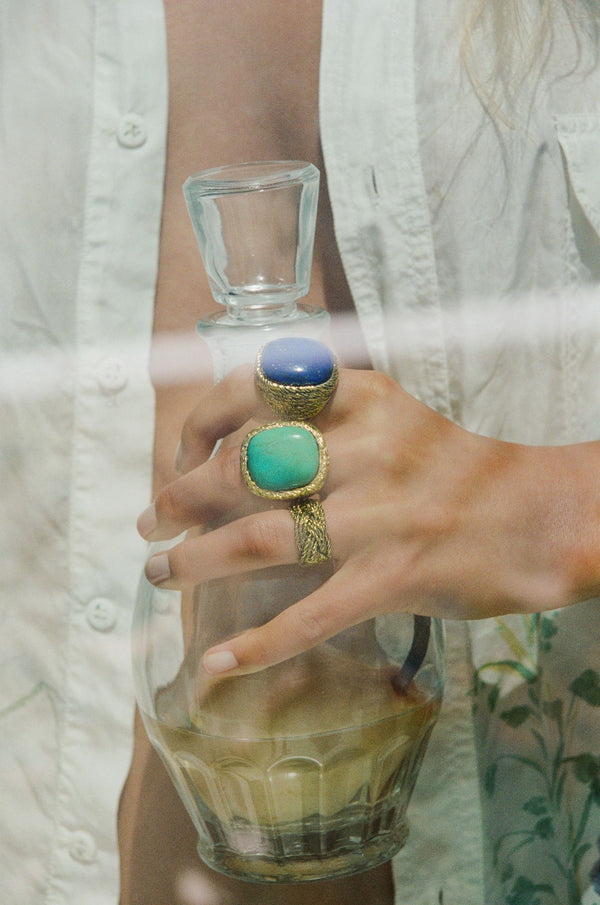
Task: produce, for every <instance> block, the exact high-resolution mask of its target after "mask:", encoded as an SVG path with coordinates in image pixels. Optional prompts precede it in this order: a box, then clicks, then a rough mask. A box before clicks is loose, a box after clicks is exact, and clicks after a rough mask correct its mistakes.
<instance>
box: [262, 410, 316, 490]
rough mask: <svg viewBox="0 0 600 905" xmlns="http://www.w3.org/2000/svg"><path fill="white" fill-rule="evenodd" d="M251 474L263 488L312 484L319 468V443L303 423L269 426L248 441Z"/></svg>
mask: <svg viewBox="0 0 600 905" xmlns="http://www.w3.org/2000/svg"><path fill="white" fill-rule="evenodd" d="M246 461H247V465H248V472H249V474H250V477H251V478H252V480H253V481H254V483H255V484H257V485H258V486H259V487H261V488H262V489H263V490H270V491H276V492H279V491H283V490H295V489H296V488H298V487H304V486H305V485H306V484H310V483H311V481H313V480H314V479H315V477H316V475H317V472H318V470H319V447H318V445H317V441H316V440H315V438H314V436H313V435H312V434H311V432H310V431H309V430H306V428H304V427H297V426H295V425H293V424H289V425H287V424H286V425H281V426H278V427H268V428H265V429H264V430H262V431H260V433H258V434H255V436H254V437H252V439H251V440H250V442H249V443H248V449H247V451H246Z"/></svg>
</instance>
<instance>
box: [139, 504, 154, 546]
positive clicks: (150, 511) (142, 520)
mask: <svg viewBox="0 0 600 905" xmlns="http://www.w3.org/2000/svg"><path fill="white" fill-rule="evenodd" d="M156 525H157V521H156V509H155V507H154V503H153V504H152V505H151V506H148V508H147V509H144V511H143V512H142V514H141V515H140V517H139V518H138V522H137V529H138V531H139V533H140V534H141V535H142V537H145V538H146V539H147V538H149V537H150V535H151V534H152V532H153V531H154V530H155V529H156Z"/></svg>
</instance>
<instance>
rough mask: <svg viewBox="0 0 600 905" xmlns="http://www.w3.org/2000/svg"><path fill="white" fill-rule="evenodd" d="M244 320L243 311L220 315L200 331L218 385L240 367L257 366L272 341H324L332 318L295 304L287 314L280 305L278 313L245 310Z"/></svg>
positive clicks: (201, 325) (201, 324) (205, 321)
mask: <svg viewBox="0 0 600 905" xmlns="http://www.w3.org/2000/svg"><path fill="white" fill-rule="evenodd" d="M245 311H246V314H245V316H244V317H240V316H239V311H237V312H236V313H235V314H231V313H230V311H228V310H225V311H224V312H222V311H218V312H216V313H215V314H213V315H210V316H209V317H207V318H204V319H203V320H201V321H198V324H197V325H196V329H197V331H198V333H199V335H200V336H201V337H202V339H203V340H205V342H206V343H207V345H208V347H209V349H210V351H211V354H212V358H213V365H214V372H215V373H214V377H215V381H218V380H222V378H223V377H224V376H225V375H226V374H228V373H229V371H231V370H232V369H233V368H235V367H237V365H240V364H247V363H254V361H255V360H256V355H257V353H258V351H259V349H261V348H262V346H264V345H265V343H267V342H269V341H270V340H272V339H281V338H285V337H288V336H305V337H308V338H310V339H324V338H325V337H326V334H327V329H328V327H329V322H330V316H329V313H328V312H327V311H326V310H325V309H324V308H317V307H315V306H314V305H307V304H305V303H303V302H298V303H296V302H292V304H291V306H288V308H287V313H286V310H285V309H284V308H283V307H282V306H281V305H280V306H279V308H278V310H277V311H276V312H273V310H270V311H267V310H266V309H265V308H264V307H263V308H262V310H261V311H260V312H255V313H254V315H253V314H252V313H251V312H250V311H249V309H248V307H246V309H245Z"/></svg>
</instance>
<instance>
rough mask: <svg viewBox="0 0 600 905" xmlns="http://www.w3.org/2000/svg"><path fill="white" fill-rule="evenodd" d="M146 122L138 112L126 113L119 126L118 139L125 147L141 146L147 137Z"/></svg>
mask: <svg viewBox="0 0 600 905" xmlns="http://www.w3.org/2000/svg"><path fill="white" fill-rule="evenodd" d="M147 138H148V133H147V131H146V123H145V122H144V119H143V117H142V116H139V115H138V114H137V113H126V114H125V116H122V117H121V119H120V120H119V124H118V126H117V141H118V142H119V144H120V145H121V146H122V147H123V148H140V147H141V146H142V145H143V144H144V142H145V141H146V139H147Z"/></svg>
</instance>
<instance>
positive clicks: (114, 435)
mask: <svg viewBox="0 0 600 905" xmlns="http://www.w3.org/2000/svg"><path fill="white" fill-rule="evenodd" d="M164 43H165V36H164V26H163V16H162V4H161V3H160V0H144V2H143V3H139V2H137V3H134V2H130V0H122V2H115V0H94V2H91V0H76V2H69V0H56V2H54V3H52V4H48V3H47V2H44V0H31V2H27V3H23V4H21V3H10V4H2V6H1V8H0V92H1V100H0V111H1V112H0V116H1V120H2V127H1V130H0V135H1V138H0V143H1V149H0V168H1V169H0V173H1V178H0V181H1V185H2V189H1V194H2V214H1V216H0V221H1V223H0V230H1V235H0V273H1V286H2V303H1V306H0V307H1V310H2V327H1V329H0V333H1V338H0V342H1V344H2V346H1V348H2V352H1V357H0V375H1V376H0V424H1V432H0V474H1V478H0V482H1V486H2V488H3V491H2V496H3V504H2V507H1V510H2V511H1V515H0V520H1V528H0V533H1V535H2V538H3V543H2V548H1V550H0V559H1V561H2V569H1V576H2V577H1V586H0V621H1V623H2V632H1V633H0V724H1V726H0V783H1V785H2V790H1V794H0V799H1V802H2V803H1V805H0V875H1V878H2V879H0V901H2V902H4V903H7V905H8V903H11V905H33V903H42V902H47V903H50V902H52V903H61V905H63V903H64V905H66V903H72V905H83V903H86V905H88V903H89V905H92V903H103V905H107V903H115V902H117V901H118V856H117V847H116V809H117V802H118V798H119V794H120V791H121V788H122V786H123V782H124V779H125V776H126V774H127V770H128V767H129V761H130V756H131V740H132V716H133V692H132V682H131V667H130V662H131V655H130V642H129V634H130V624H131V613H132V607H133V603H134V596H135V588H136V582H137V578H138V576H139V574H140V570H141V567H142V562H143V558H144V554H145V545H144V544H143V543H142V542H141V540H140V538H139V537H138V536H137V533H136V530H135V519H136V514H137V513H138V512H140V511H141V510H142V509H143V508H144V507H145V506H146V505H147V501H148V497H149V488H150V479H151V449H152V439H153V394H152V390H151V386H150V382H149V379H148V374H147V351H148V345H149V342H150V336H151V330H152V314H153V301H154V288H155V287H154V283H155V277H156V266H157V250H158V235H159V224H160V215H161V204H162V181H163V169H164V160H165V134H166V108H167V92H166V60H165V48H164ZM149 59H151V60H152V65H149V63H148V61H149Z"/></svg>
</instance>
